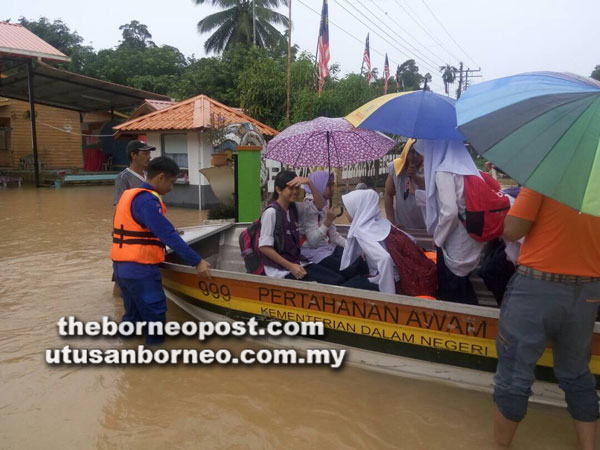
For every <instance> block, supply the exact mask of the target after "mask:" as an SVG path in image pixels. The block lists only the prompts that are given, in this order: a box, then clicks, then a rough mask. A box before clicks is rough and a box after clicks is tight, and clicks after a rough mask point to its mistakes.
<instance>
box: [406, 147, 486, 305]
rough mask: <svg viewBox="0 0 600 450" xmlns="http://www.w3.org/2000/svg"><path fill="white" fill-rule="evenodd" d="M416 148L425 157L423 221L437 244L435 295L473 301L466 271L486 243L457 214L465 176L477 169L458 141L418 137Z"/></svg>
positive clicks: (461, 206) (462, 207)
mask: <svg viewBox="0 0 600 450" xmlns="http://www.w3.org/2000/svg"><path fill="white" fill-rule="evenodd" d="M415 149H416V150H417V152H419V153H420V154H422V155H423V156H424V157H425V196H426V206H425V223H426V225H427V231H428V232H429V234H430V235H432V236H433V241H434V243H435V245H436V247H437V266H438V281H439V283H438V284H439V291H438V297H439V298H440V299H442V300H448V301H452V302H458V303H469V304H474V305H476V304H477V296H476V294H475V290H474V289H473V286H472V285H471V282H470V281H469V275H470V274H471V272H472V271H473V270H475V268H476V267H477V265H478V264H479V258H480V256H481V251H482V249H483V246H484V245H485V243H483V242H477V241H476V240H474V239H473V238H471V237H470V236H469V234H468V233H467V230H466V228H465V227H464V226H463V225H462V224H461V223H460V221H459V215H461V216H463V217H464V214H465V196H464V186H465V185H464V176H465V175H476V176H480V175H479V170H477V167H476V166H475V163H474V162H473V159H472V158H471V155H469V152H468V151H467V148H466V147H465V145H464V144H463V143H462V142H461V141H430V140H423V139H421V140H419V141H417V143H416V144H415Z"/></svg>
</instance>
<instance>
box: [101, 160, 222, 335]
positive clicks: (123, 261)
mask: <svg viewBox="0 0 600 450" xmlns="http://www.w3.org/2000/svg"><path fill="white" fill-rule="evenodd" d="M178 174H179V167H178V166H177V164H176V163H175V161H173V160H172V159H170V158H166V157H164V156H161V157H158V158H154V159H152V160H151V161H150V163H149V164H148V177H147V181H146V182H144V183H143V184H142V186H141V187H140V188H134V189H128V190H126V191H124V192H123V194H122V195H121V199H120V200H119V204H118V205H117V210H116V212H115V218H114V223H113V244H112V249H111V259H112V260H113V270H114V273H115V279H116V281H117V284H118V285H119V287H120V288H121V290H122V291H123V303H124V306H125V312H124V314H123V319H122V320H123V321H129V322H140V321H146V322H151V321H160V322H165V320H166V311H167V301H166V297H165V293H164V291H163V287H162V283H161V280H162V278H161V274H160V270H159V268H158V267H159V264H160V263H161V262H163V261H164V260H165V245H168V246H169V247H170V248H172V249H173V250H174V251H175V253H177V254H178V255H179V256H180V257H181V258H182V259H183V260H184V261H186V262H187V263H188V264H189V265H190V266H193V267H196V270H197V272H198V274H199V275H200V276H206V277H210V264H209V263H208V262H207V261H206V260H204V259H202V257H200V255H198V254H197V253H196V252H195V251H194V250H192V249H191V248H190V247H189V246H188V245H187V244H186V243H185V242H184V241H183V239H181V237H180V236H179V234H178V233H177V230H175V228H174V227H173V225H172V224H171V222H169V220H167V218H166V217H165V213H166V207H165V204H164V203H163V201H162V198H161V195H164V194H166V193H168V192H170V191H171V189H173V184H174V183H175V180H177V175H178ZM163 340H164V337H163V336H162V335H160V336H159V335H147V336H146V343H147V344H159V343H161V342H162V341H163Z"/></svg>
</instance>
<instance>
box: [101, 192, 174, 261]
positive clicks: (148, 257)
mask: <svg viewBox="0 0 600 450" xmlns="http://www.w3.org/2000/svg"><path fill="white" fill-rule="evenodd" d="M142 192H150V193H151V194H152V195H155V196H156V197H157V198H158V200H159V202H160V206H161V208H162V214H163V215H164V214H165V213H166V212H167V207H166V206H165V204H164V203H163V201H162V198H161V197H160V195H158V194H157V193H156V192H155V191H152V190H150V189H144V188H135V189H127V190H126V191H124V192H123V195H121V199H120V200H119V204H118V205H117V210H116V212H115V218H114V220H113V244H112V248H111V252H110V257H111V259H112V260H113V261H121V262H123V261H128V262H136V263H140V264H160V263H161V262H163V261H164V260H165V244H163V243H162V242H161V241H160V239H158V238H157V237H156V236H155V235H154V234H153V233H152V232H151V231H150V230H149V229H148V228H145V227H142V226H141V225H140V224H139V223H137V222H136V221H135V219H134V218H133V216H132V215H131V204H132V203H133V199H135V198H136V196H137V195H139V194H141V193H142Z"/></svg>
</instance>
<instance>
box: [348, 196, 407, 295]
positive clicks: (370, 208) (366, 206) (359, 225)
mask: <svg viewBox="0 0 600 450" xmlns="http://www.w3.org/2000/svg"><path fill="white" fill-rule="evenodd" d="M342 200H343V202H344V205H345V206H346V209H348V213H349V214H350V216H352V224H351V225H350V230H349V231H348V238H347V240H346V247H345V248H344V253H343V255H342V264H341V267H340V269H341V270H344V269H345V268H347V267H348V266H350V264H352V262H353V261H354V260H356V258H358V257H359V256H360V253H361V252H362V253H363V254H364V255H365V257H366V259H367V264H368V265H369V271H370V274H371V275H370V276H369V281H370V282H371V283H375V284H377V285H378V286H379V291H380V292H385V293H388V294H395V293H396V281H398V280H399V279H400V277H399V275H398V270H397V269H396V266H395V264H394V261H393V260H392V257H391V256H390V254H389V253H388V251H387V248H386V246H385V239H386V238H387V236H388V235H389V234H390V230H391V226H392V224H391V223H390V222H389V221H388V220H387V219H385V218H383V217H382V216H381V211H380V209H379V195H377V193H376V192H375V191H373V190H372V189H367V190H358V191H353V192H350V193H349V194H346V195H344V196H342Z"/></svg>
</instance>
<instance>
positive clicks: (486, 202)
mask: <svg viewBox="0 0 600 450" xmlns="http://www.w3.org/2000/svg"><path fill="white" fill-rule="evenodd" d="M479 173H480V174H481V177H482V178H479V177H478V176H477V175H465V176H464V180H465V215H464V217H463V216H461V215H460V214H459V215H458V218H459V219H460V221H461V222H462V224H463V225H464V226H465V228H466V229H467V233H469V236H471V237H472V238H473V239H475V240H476V241H478V242H488V241H491V240H492V239H496V238H498V237H500V236H502V232H503V231H504V218H505V217H506V214H507V213H508V210H509V209H510V200H509V199H508V197H507V196H506V195H505V194H504V192H502V189H501V188H500V183H498V182H497V181H496V180H494V178H492V177H491V176H490V175H489V174H487V173H485V172H479Z"/></svg>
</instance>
